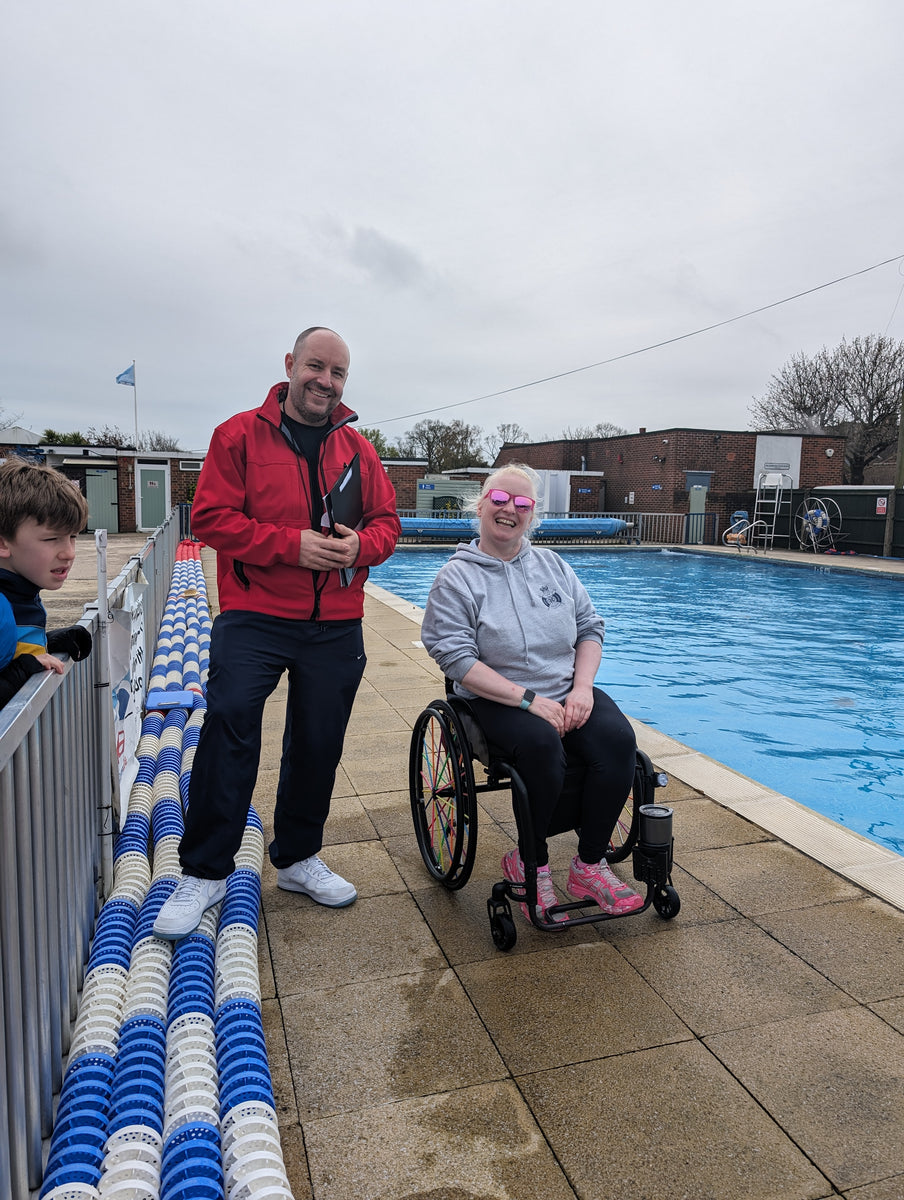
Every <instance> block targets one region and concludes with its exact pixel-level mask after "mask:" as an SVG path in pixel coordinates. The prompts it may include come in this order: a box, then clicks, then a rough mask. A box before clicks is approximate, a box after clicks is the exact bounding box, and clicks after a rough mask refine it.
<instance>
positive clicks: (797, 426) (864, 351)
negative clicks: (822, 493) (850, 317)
mask: <svg viewBox="0 0 904 1200" xmlns="http://www.w3.org/2000/svg"><path fill="white" fill-rule="evenodd" d="M902 388H904V342H899V341H895V340H894V339H893V338H888V337H885V336H884V335H881V334H867V335H866V336H864V337H855V338H853V339H852V340H851V341H850V342H849V341H847V339H845V340H843V341H842V342H841V345H840V346H836V348H835V349H834V350H828V349H827V348H826V347H823V348H822V350H820V352H819V353H818V354H816V355H814V356H813V357H812V358H809V357H808V356H807V355H805V354H803V353H800V354H795V355H794V356H793V357H792V358H791V359H789V360H788V362H787V363H786V364H785V366H784V367H783V368H782V369H781V371H780V372H779V373H778V374H777V375H773V376H772V378H771V379H770V381H769V387H768V388H767V390H766V393H765V395H763V396H761V397H760V398H759V399H755V400H754V402H753V403H752V404H751V406H750V415H751V425H752V427H753V428H754V429H759V430H761V431H762V430H768V429H773V430H774V429H779V430H806V431H808V432H811V433H834V434H838V435H840V436H843V437H844V438H845V439H846V441H845V450H844V466H845V481H846V482H847V483H863V472H864V470H865V468H866V467H868V466H869V465H870V464H871V463H873V462H875V461H876V460H877V459H878V458H880V457H881V456H882V454H883V452H884V451H885V450H887V449H888V448H889V447H890V446H893V445H895V443H896V441H897V437H898V421H899V419H900V410H901V395H902Z"/></svg>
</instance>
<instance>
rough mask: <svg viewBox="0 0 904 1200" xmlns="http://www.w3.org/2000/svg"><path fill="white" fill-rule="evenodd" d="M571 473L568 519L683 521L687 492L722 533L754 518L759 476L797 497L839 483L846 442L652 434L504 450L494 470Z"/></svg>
mask: <svg viewBox="0 0 904 1200" xmlns="http://www.w3.org/2000/svg"><path fill="white" fill-rule="evenodd" d="M507 462H523V463H527V464H528V465H529V466H531V467H533V468H534V469H535V470H541V471H542V470H549V471H570V472H571V473H572V478H571V511H572V512H612V513H615V512H619V513H641V512H643V513H685V512H687V511H688V506H689V497H690V492H691V489H692V488H693V487H705V488H706V511H707V512H714V513H716V515H717V517H718V522H719V527H720V528H724V527H725V526H726V525H727V524H728V523H729V521H730V518H731V514H732V512H734V511H735V510H736V509H739V508H742V509H747V510H752V508H753V501H754V497H755V494H756V487H757V479H758V476H759V474H760V473H761V472H770V471H777V472H781V473H783V474H787V475H788V476H790V478H791V484H792V486H793V487H794V488H795V489H798V488H808V487H827V486H830V485H837V484H841V483H842V482H843V472H844V439H843V438H841V437H836V436H833V435H828V434H811V433H788V432H782V433H748V432H740V431H738V430H729V429H683V428H672V429H657V430H651V431H647V430H646V429H641V430H640V431H639V432H638V433H633V434H625V435H623V436H621V437H610V438H588V439H586V440H578V441H564V440H559V441H554V442H534V443H524V444H522V443H519V444H509V445H505V446H503V447H502V449H501V450H500V451H499V454H498V455H497V456H496V463H495V465H497V466H499V465H502V464H503V463H507Z"/></svg>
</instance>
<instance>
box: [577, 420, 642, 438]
mask: <svg viewBox="0 0 904 1200" xmlns="http://www.w3.org/2000/svg"><path fill="white" fill-rule="evenodd" d="M627 432H628V430H627V429H622V427H621V425H613V424H612V422H611V421H598V422H597V423H596V425H575V426H573V427H572V426H570V425H566V427H565V428H564V429H563V430H562V438H563V440H564V441H566V442H588V441H592V440H593V438H610V437H624V436H625V434H627Z"/></svg>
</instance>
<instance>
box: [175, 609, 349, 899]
mask: <svg viewBox="0 0 904 1200" xmlns="http://www.w3.org/2000/svg"><path fill="white" fill-rule="evenodd" d="M364 665H365V657H364V638H363V633H362V629H361V622H360V621H352V622H332V623H331V622H316V621H293V620H289V619H286V618H284V617H270V616H265V615H263V614H261V613H252V612H236V611H230V612H226V613H221V614H220V616H218V617H217V618H216V620H215V621H214V623H213V631H212V633H211V639H210V673H209V677H208V681H207V714H206V716H205V720H204V724H203V726H202V728H201V736H200V739H199V741H198V747H197V749H196V751H195V757H194V762H193V764H192V771H191V782H190V785H189V794H188V812H187V813H186V818H185V834H184V836H183V838H182V842H181V844H180V847H179V858H180V861H181V863H182V868H183V870H184V871H185V873H186V874H189V875H200V876H201V877H202V878H205V879H222V878H225V876H227V875H229V874H230V873H231V872H232V870H233V868H234V866H235V863H234V856H235V853H236V851H237V850H238V848H239V846H240V844H241V841H242V836H243V834H244V831H245V821H246V819H247V816H248V809H249V807H250V805H251V797H252V794H253V792H254V785H255V782H256V780H257V770H258V764H259V762H260V752H261V727H262V722H263V714H264V704H265V703H266V701H267V698H268V697H269V696H270V695H271V694H272V692H273V690H274V689H275V688H276V685H277V684H278V683H279V681H280V678H281V677H282V674H283V672H284V671H288V674H289V689H288V690H289V694H288V700H287V703H286V723H285V730H284V733H283V745H282V760H281V763H280V770H279V784H278V786H277V791H276V811H275V813H274V818H273V828H274V838H273V841H272V842H271V844H270V860H271V862H272V863H273V865H274V866H276V867H288V866H291V865H292V863H294V862H298V861H299V860H300V859H303V858H308V857H310V855H312V854H316V853H317V852H318V850H320V848H321V846H322V845H323V826H324V823H325V822H326V818H327V816H328V814H329V811H330V799H331V797H332V793H333V784H334V782H335V779H336V768H337V766H338V765H339V760H340V758H341V757H342V745H343V742H344V739H345V730H346V726H347V725H348V719H349V716H350V715H351V710H352V705H353V703H354V700H355V693H356V692H357V690H358V684H359V683H360V682H361V676H362V675H363V673H364Z"/></svg>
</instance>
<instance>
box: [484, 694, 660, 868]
mask: <svg viewBox="0 0 904 1200" xmlns="http://www.w3.org/2000/svg"><path fill="white" fill-rule="evenodd" d="M470 704H471V707H472V708H473V710H474V715H475V716H476V717H477V720H478V721H479V722H480V724H481V725H482V726H483V729H484V731H485V733H486V737H487V741H488V742H489V744H490V749H491V750H492V751H493V752H494V753H495V754H498V755H499V756H500V757H501V758H504V759H506V760H507V761H509V762H510V763H511V764H512V766H513V767H515V769H516V770H517V771H518V774H519V775H520V776H521V778H522V780H523V781H524V786H525V787H526V788H527V798H528V802H529V804H530V811H531V818H532V820H533V823H534V843H535V844H534V851H535V858H536V862H537V866H540V867H542V866H544V865H545V864H546V863H548V862H549V849H548V847H547V844H546V838H547V835H548V832H549V826H550V822H551V821H552V818H553V814H554V813H555V810H556V806H557V804H558V802H559V797H560V794H561V792H562V784H563V782H564V780H565V767H566V763H567V761H568V760H574V759H579V760H581V762H582V763H583V764H584V767H585V770H586V775H585V778H584V783H583V788H582V790H581V794H580V797H579V799H578V812H577V814H576V820H575V826H576V827H577V828H578V829H579V830H580V834H579V839H578V854H579V855H580V857H581V858H582V859H583V861H584V862H588V863H596V862H600V861H601V859H602V858H603V857H604V856H605V854H606V850H607V849H608V847H609V839H610V837H611V836H612V831H613V829H614V828H615V822H616V821H617V820H618V815H619V813H620V812H621V810H622V808H623V807H624V803H625V801H626V800H627V798H628V793H629V792H630V791H631V785H632V783H633V782H634V765H635V762H636V752H637V742H636V740H635V737H634V730H633V729H632V728H631V724H630V722H629V721H628V719H627V717H625V716H624V714H623V713H622V712H621V711H620V709H619V708H618V707H617V705H616V703H615V701H614V700H612V699H611V697H609V696H607V695H606V693H605V692H602V691H600V689H599V688H594V689H593V711H592V712H591V714H590V716H589V718H588V720H587V722H586V724H584V725H582V726H581V728H580V729H573V730H571V732H570V733H566V734H565V736H564V737H559V735H558V733H557V732H556V730H555V729H554V728H553V726H552V725H550V724H549V722H548V721H544V720H543V718H542V717H538V716H535V715H534V714H533V713H532V712H529V711H526V710H524V709H520V708H511V707H509V706H508V705H505V704H497V703H496V701H495V700H480V699H478V700H471V701H470ZM521 855H522V858H523V857H524V855H525V847H523V846H522V847H521Z"/></svg>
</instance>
